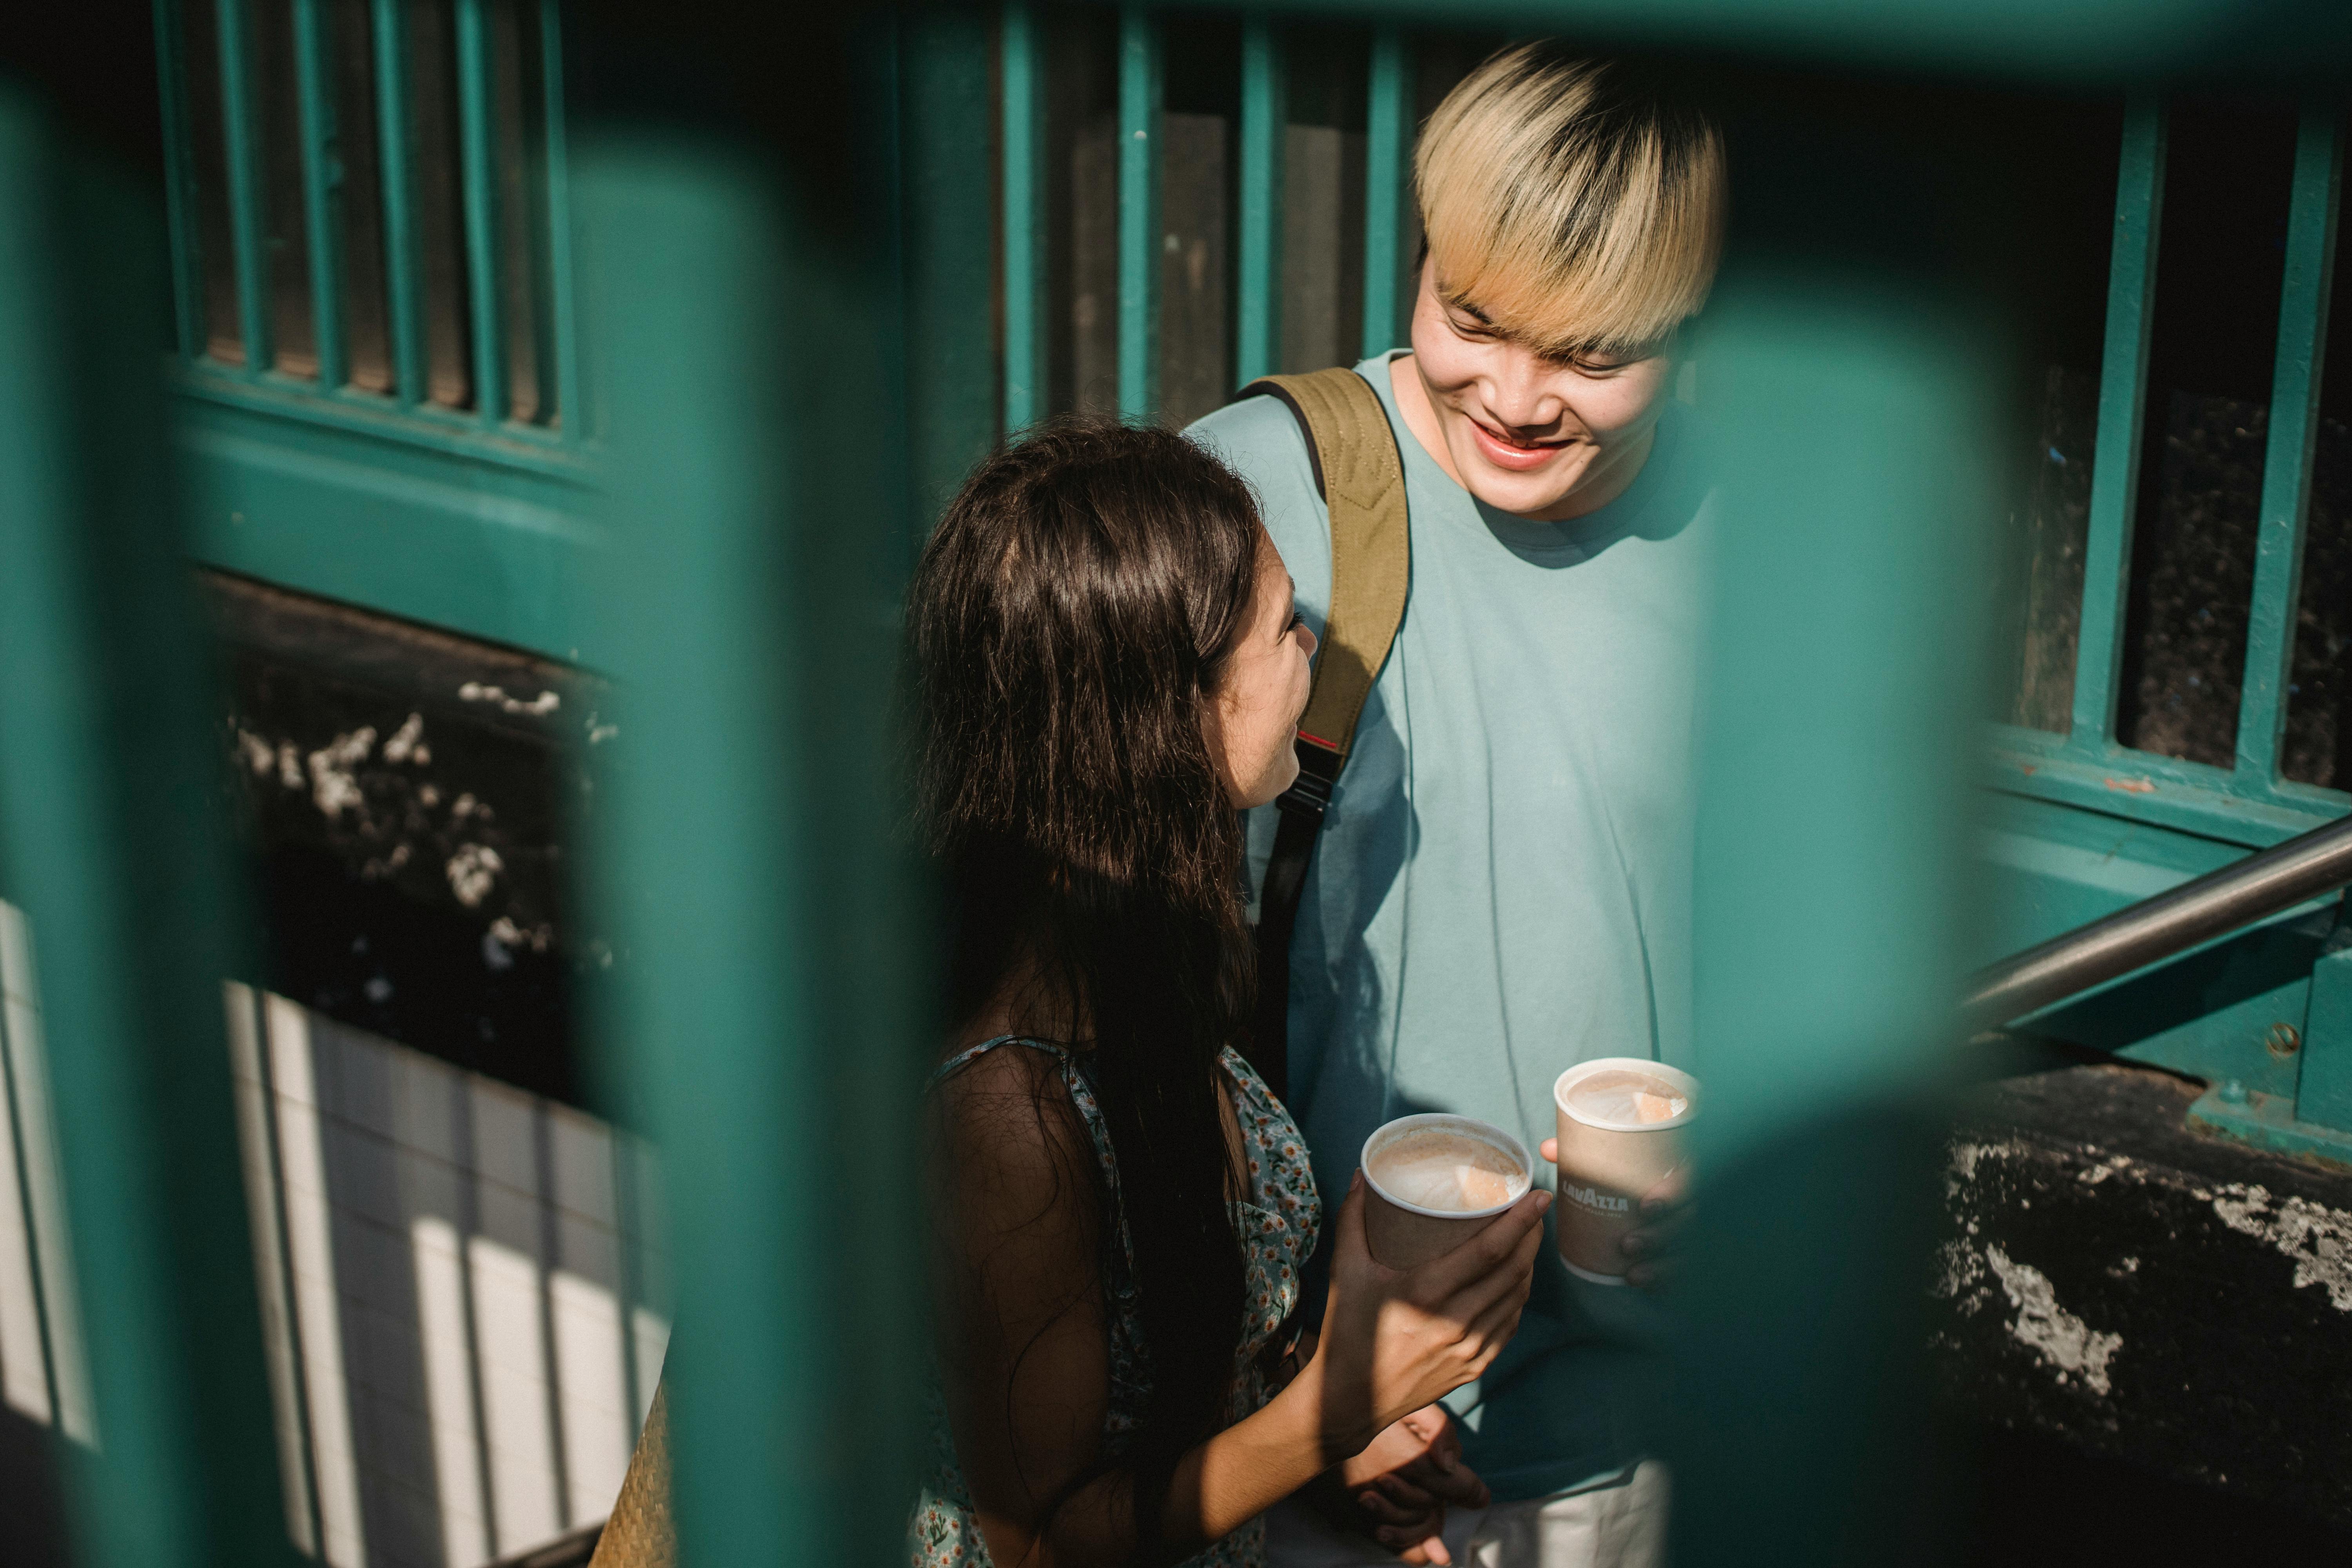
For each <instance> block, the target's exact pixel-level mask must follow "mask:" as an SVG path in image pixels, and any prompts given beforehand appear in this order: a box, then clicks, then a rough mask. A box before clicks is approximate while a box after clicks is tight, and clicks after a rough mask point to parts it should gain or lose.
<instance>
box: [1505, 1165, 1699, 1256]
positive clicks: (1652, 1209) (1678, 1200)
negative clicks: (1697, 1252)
mask: <svg viewBox="0 0 2352 1568" xmlns="http://www.w3.org/2000/svg"><path fill="white" fill-rule="evenodd" d="M1539 1152H1540V1153H1541V1154H1542V1155H1543V1158H1544V1160H1545V1162H1546V1163H1558V1162H1559V1139H1557V1138H1547V1139H1545V1140H1544V1141H1543V1143H1542V1145H1541V1147H1540V1149H1539ZM1641 1214H1642V1225H1641V1228H1640V1229H1638V1230H1634V1231H1632V1232H1629V1233H1628V1234H1627V1235H1626V1237H1625V1239H1624V1241H1623V1242H1622V1243H1621V1244H1620V1245H1621V1246H1622V1247H1624V1249H1625V1258H1626V1261H1627V1263H1628V1264H1629V1265H1630V1267H1629V1268H1627V1269H1626V1270H1625V1282H1626V1283H1627V1284H1629V1285H1643V1286H1649V1285H1658V1284H1663V1283H1664V1281H1665V1278H1666V1276H1667V1275H1668V1274H1670V1273H1672V1272H1673V1270H1674V1255H1675V1251H1676V1250H1677V1249H1678V1248H1679V1247H1681V1245H1682V1230H1683V1226H1684V1223H1685V1221H1687V1220H1688V1219H1689V1218H1690V1167H1689V1166H1688V1165H1687V1164H1682V1165H1677V1166H1675V1168H1674V1169H1673V1170H1671V1171H1668V1172H1667V1173H1666V1174H1665V1177H1664V1180H1662V1181H1660V1182H1659V1183H1658V1184H1657V1185H1656V1186H1654V1187H1652V1188H1651V1189H1650V1190H1649V1191H1648V1192H1646V1193H1644V1194H1642V1211H1641Z"/></svg>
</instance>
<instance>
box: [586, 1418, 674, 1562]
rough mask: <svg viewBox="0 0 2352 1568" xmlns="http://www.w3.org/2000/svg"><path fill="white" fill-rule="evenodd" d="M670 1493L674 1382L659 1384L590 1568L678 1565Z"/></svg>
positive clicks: (591, 1559)
mask: <svg viewBox="0 0 2352 1568" xmlns="http://www.w3.org/2000/svg"><path fill="white" fill-rule="evenodd" d="M669 1496H670V1490H669V1384H668V1383H667V1381H664V1382H661V1383H656V1384H655V1385H654V1404H653V1408H652V1409H651V1410H650V1411H648V1412H647V1413H646V1425H645V1429H644V1430H643V1431H641V1432H639V1433H638V1434H637V1447H636V1451H635V1453H633V1454H631V1455H630V1456H629V1473H628V1475H627V1477H626V1478H625V1479H624V1480H623V1481H622V1482H621V1495H620V1496H619V1497H618V1498H616V1499H614V1502H613V1512H612V1517H611V1518H609V1519H607V1520H606V1521H604V1534H603V1535H602V1536H600V1537H599V1538H598V1539H597V1542H596V1553H595V1555H594V1556H593V1557H591V1558H590V1559H589V1560H588V1568H677V1526H676V1525H675V1524H674V1523H673V1522H672V1521H671V1519H670V1511H669Z"/></svg>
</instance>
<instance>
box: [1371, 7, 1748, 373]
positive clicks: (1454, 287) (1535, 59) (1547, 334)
mask: <svg viewBox="0 0 2352 1568" xmlns="http://www.w3.org/2000/svg"><path fill="white" fill-rule="evenodd" d="M1413 186H1414V190H1415V193H1416V195H1418V196H1419V198H1420V201H1421V211H1422V221H1423V226H1424V228H1425V229H1426V231H1427V233H1428V236H1429V249H1430V255H1431V257H1432V258H1433V260H1434V261H1435V263H1436V269H1437V277H1438V280H1439V283H1440V286H1441V287H1442V288H1443V289H1444V291H1445V294H1446V297H1447V299H1448V300H1449V302H1451V303H1454V304H1469V305H1475V307H1476V308H1477V310H1479V311H1480V312H1481V313H1482V314H1484V315H1485V316H1486V319H1487V320H1488V321H1490V322H1492V323H1493V324H1494V325H1495V327H1496V329H1497V330H1498V331H1503V332H1505V333H1507V335H1509V336H1511V337H1513V338H1516V339H1517V340H1519V341H1521V342H1525V343H1527V344H1528V345H1529V346H1531V347H1533V348H1536V349H1538V350H1540V351H1542V352H1544V353H1549V354H1553V355H1556V356H1558V357H1560V358H1571V357H1576V356H1579V355H1601V356H1606V357H1617V356H1622V355H1628V354H1633V353H1639V352H1642V351H1643V350H1646V349H1648V348H1650V347H1652V346H1654V345H1655V344H1657V343H1658V342H1662V341H1664V339H1665V338H1666V337H1667V335H1668V334H1670V333H1671V332H1672V331H1674V330H1675V327H1676V326H1678V325H1680V324H1681V322H1682V321H1684V320H1685V319H1686V318H1688V317H1689V316H1691V315H1692V314H1694V313H1696V311H1697V310H1698V309H1699V307H1700V306H1702V305H1704V304H1705V303H1706V295H1707V289H1709V287H1710V286H1711V285H1712V284H1713V283H1714V280H1715V268H1716V261H1717V257H1718V256H1719V254H1720V253H1721V250H1722V246H1723V224H1724V215H1723V208H1724V187H1725V178H1724V156H1723V139H1722V135H1721V133H1720V132H1718V131H1717V129H1716V127H1715V126H1714V125H1713V124H1712V123H1710V122H1709V121H1707V120H1706V117H1705V116H1703V115H1702V114H1700V113H1698V112H1697V111H1696V110H1691V109H1688V108H1685V107H1681V106H1679V105H1676V104H1674V103H1673V102H1671V101H1669V100H1666V99H1665V98H1664V97H1662V96H1660V95H1658V94H1655V93H1653V92H1651V91H1649V90H1647V89H1645V88H1644V87H1643V86H1642V85H1639V84H1638V83H1637V82H1636V80H1635V79H1633V77H1632V76H1631V74H1630V73H1629V72H1628V71H1627V70H1626V69H1625V68H1623V67H1622V66H1618V65H1614V64H1612V63H1610V62H1607V61H1601V60H1580V59H1575V58H1569V57H1567V56H1565V55H1563V54H1561V53H1560V52H1559V50H1558V47H1557V46H1553V45H1548V44H1540V43H1538V44H1522V45H1519V46H1517V47H1513V48H1509V49H1506V50H1504V51H1503V52H1501V53H1499V54H1497V55H1496V56H1494V57H1493V58H1490V59H1488V60H1487V61H1486V63H1485V64H1484V65H1482V66H1480V67H1479V68H1477V69H1476V70H1475V71H1473V72H1471V73H1470V75H1469V76H1467V77H1465V79H1463V80H1462V82H1461V84H1460V85H1459V86H1457V87H1455V88H1454V90H1453V91H1452V92H1450V93H1448V94H1447V95H1446V97H1445V101H1444V102H1443V103H1441V104H1439V105H1438V107H1437V111H1436V112H1435V113H1434V114H1433V115H1431V116H1430V118H1429V123H1428V125H1427V126H1426V127H1425V128H1424V129H1423V132H1422V137H1421V145H1420V148H1419V149H1418V151H1417V152H1416V153H1415V154H1414V157H1413Z"/></svg>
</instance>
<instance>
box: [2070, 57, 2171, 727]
mask: <svg viewBox="0 0 2352 1568" xmlns="http://www.w3.org/2000/svg"><path fill="white" fill-rule="evenodd" d="M2164 142H2165V123H2164V110H2163V107H2162V105H2160V104H2159V103H2158V102H2157V100H2155V99H2153V98H2149V97H2141V98H2136V99H2134V100H2132V102H2131V103H2130V105H2129V106H2128V107H2127V108H2126V110H2125V111H2124V136H2123V151H2122V157H2121V160H2120V164H2119V168H2118V171H2117V174H2116V226H2115V240H2114V247H2113V249H2112V250H2111V251H2110V252H2109V254H2108V260H2107V329H2106V343H2105V348H2104V349H2103V350H2102V352H2101V353H2100V357H2099V424H2098V433H2097V436H2096V437H2095V439H2096V453H2095V457H2094V458H2093V459H2092V468H2091V514H2090V520H2089V523H2088V525H2087V528H2086V531H2085V537H2084V543H2083V622H2082V635H2081V637H2080V639H2079V640H2078V641H2077V643H2076V645H2075V652H2074V720H2073V725H2072V728H2071V730H2070V731H2069V734H2068V738H2067V744H2068V746H2069V747H2070V748H2071V749H2073V750H2074V751H2078V752H2091V753H2097V752H2104V751H2105V750H2106V748H2107V747H2108V746H2109V745H2110V744H2112V743H2113V742H2114V740H2115V732H2116V693H2117V687H2118V683H2119V682H2120V681H2121V679H2122V672H2123V639H2124V605H2125V600H2126V595H2127V594H2128V593H2129V590H2130V587H2131V535H2132V524H2133V521H2134V519H2135V516H2136V514H2137V507H2138V500H2139V442H2140V423H2141V417H2142V409H2143V406H2144V405H2146V403H2147V344H2148V333H2149V331H2150V330H2151V329H2152V327H2153V325H2154V322H2155V320H2156V252H2157V239H2158V230H2159V229H2160V228H2161V227H2162V226H2163V216H2164Z"/></svg>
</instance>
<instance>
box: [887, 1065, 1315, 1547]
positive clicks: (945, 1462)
mask: <svg viewBox="0 0 2352 1568" xmlns="http://www.w3.org/2000/svg"><path fill="white" fill-rule="evenodd" d="M1007 1045H1018V1046H1025V1047H1028V1048H1030V1049H1032V1050H1037V1051H1044V1052H1045V1053H1046V1054H1047V1055H1048V1056H1051V1057H1053V1058H1055V1061H1056V1063H1057V1064H1058V1067H1059V1070H1060V1072H1061V1076H1062V1081H1063V1083H1064V1084H1065V1085H1066V1086H1067V1088H1068V1089H1069V1091H1070V1101H1071V1103H1072V1104H1073V1105H1075V1106H1076V1108H1077V1111H1078V1115H1079V1117H1080V1118H1081V1119H1082V1120H1083V1121H1085V1122H1086V1127H1087V1134H1088V1135H1089V1136H1090V1137H1091V1138H1092V1139H1093V1140H1094V1145H1095V1157H1096V1158H1097V1160H1098V1161H1099V1162H1100V1163H1101V1164H1102V1175H1103V1189H1104V1191H1105V1192H1106V1193H1107V1194H1108V1196H1109V1206H1110V1210H1111V1212H1112V1213H1113V1214H1115V1215H1118V1216H1119V1217H1118V1226H1117V1227H1116V1236H1115V1238H1114V1239H1113V1240H1112V1241H1111V1242H1110V1243H1109V1244H1108V1245H1107V1247H1106V1249H1105V1251H1106V1256H1105V1257H1104V1258H1103V1276H1104V1279H1103V1284H1104V1306H1105V1310H1106V1314H1107V1316H1108V1320H1109V1328H1110V1408H1109V1410H1108V1413H1107V1414H1106V1415H1104V1417H1103V1436H1104V1438H1105V1440H1106V1442H1107V1444H1108V1447H1109V1450H1110V1451H1111V1452H1112V1453H1114V1454H1115V1453H1117V1452H1118V1450H1119V1449H1120V1448H1122V1447H1125V1445H1126V1440H1127V1438H1128V1436H1129V1434H1131V1433H1132V1432H1133V1431H1134V1430H1135V1428H1136V1426H1138V1425H1139V1423H1140V1422H1141V1421H1142V1419H1143V1411H1144V1406H1145V1405H1146V1403H1147V1402H1148V1401H1149V1399H1150V1392H1151V1390H1150V1381H1149V1378H1150V1373H1149V1370H1148V1367H1147V1365H1146V1363H1145V1358H1144V1354H1143V1328H1142V1320H1141V1318H1140V1315H1139V1312H1138V1310H1137V1302H1136V1286H1135V1244H1134V1241H1133V1240H1132V1238H1130V1237H1129V1235H1128V1232H1127V1220H1126V1217H1125V1215H1124V1214H1123V1213H1122V1212H1121V1211H1120V1207H1119V1195H1118V1194H1119V1187H1118V1163H1117V1162H1116V1161H1114V1160H1113V1159H1112V1157H1111V1146H1110V1132H1109V1130H1108V1127H1107V1126H1106V1124H1105V1123H1104V1121H1103V1114H1102V1108H1101V1107H1100V1106H1099V1105H1098V1104H1097V1102H1096V1100H1095V1093H1094V1088H1093V1086H1092V1085H1091V1084H1090V1083H1089V1082H1088V1081H1087V1074H1086V1069H1085V1068H1084V1066H1083V1065H1082V1063H1081V1061H1080V1059H1079V1058H1077V1057H1076V1056H1074V1055H1073V1054H1072V1053H1071V1052H1070V1051H1068V1050H1066V1049H1065V1048H1064V1047H1060V1046H1056V1045H1053V1044H1051V1043H1049V1042H1047V1041H1045V1040H1033V1039H1027V1038H1024V1037H1020V1036H1017V1035H1003V1036H1000V1037H997V1038H995V1039H992V1040H986V1041H983V1042H982V1043H981V1044H979V1045H977V1046H974V1047H971V1049H970V1050H967V1051H962V1052H960V1053H958V1054H957V1055H956V1056H954V1057H952V1058H950V1059H949V1060H948V1061H946V1062H945V1063H943V1064H941V1066H940V1069H939V1070H938V1071H937V1072H935V1073H933V1074H932V1075H931V1084H932V1087H934V1088H936V1087H937V1086H938V1085H939V1084H940V1083H941V1082H943V1081H944V1080H945V1079H948V1078H950V1077H951V1076H953V1074H954V1073H955V1072H956V1071H957V1069H959V1068H962V1067H963V1066H964V1065H965V1064H967V1063H969V1062H970V1061H971V1060H972V1059H973V1058H976V1057H978V1056H980V1055H981V1054H982V1052H984V1051H991V1050H994V1049H995V1048H996V1047H999V1046H1007ZM1220 1062H1221V1065H1222V1066H1223V1068H1224V1070H1225V1077H1226V1079H1227V1080H1228V1082H1229V1083H1230V1084H1231V1085H1232V1089H1233V1100H1234V1115H1235V1117H1236V1118H1237V1119H1238V1120H1239V1121H1240V1123H1241V1134H1242V1152H1243V1155H1244V1159H1245V1161H1246V1162H1247V1165H1248V1171H1249V1188H1250V1192H1249V1197H1248V1198H1247V1199H1246V1200H1243V1199H1236V1200H1235V1201H1234V1204H1233V1215H1234V1234H1235V1235H1236V1236H1237V1237H1240V1238H1241V1241H1242V1246H1243V1253H1244V1257H1243V1267H1244V1277H1243V1279H1244V1295H1243V1300H1244V1308H1245V1310H1244V1317H1243V1322H1242V1339H1241V1343H1240V1345H1239V1346H1238V1347H1237V1349H1236V1351H1235V1355H1236V1357H1237V1362H1236V1365H1235V1368H1234V1394H1233V1405H1232V1409H1231V1411H1230V1412H1229V1415H1230V1418H1231V1419H1232V1420H1234V1421H1238V1420H1240V1419H1242V1418H1243V1417H1244V1416H1245V1415H1253V1414H1255V1412H1256V1411H1257V1409H1258V1407H1259V1406H1261V1405H1264V1404H1265V1402H1266V1400H1267V1399H1268V1398H1269V1397H1271V1396H1272V1393H1273V1391H1272V1390H1271V1389H1270V1388H1269V1387H1268V1386H1267V1385H1266V1381H1265V1373H1264V1370H1263V1369H1262V1368H1261V1367H1260V1365H1259V1363H1258V1357H1259V1352H1261V1351H1263V1350H1264V1349H1265V1347H1266V1344H1267V1342H1269V1341H1271V1340H1272V1339H1273V1338H1274V1335H1275V1332H1276V1330H1278V1329H1279V1328H1281V1327H1282V1324H1283V1321H1284V1320H1285V1319H1286V1318H1288V1317H1289V1316H1290V1311H1291V1309H1292V1308H1293V1307H1296V1306H1297V1304H1298V1292H1299V1275H1300V1270H1301V1269H1302V1268H1304V1267H1305V1266H1306V1262H1307V1254H1308V1253H1310V1252H1312V1251H1314V1250H1315V1235H1316V1232H1317V1231H1318V1229H1320V1228H1321V1226H1322V1222H1323V1205H1322V1203H1321V1201H1320V1200H1319V1199H1318V1198H1317V1196H1316V1194H1315V1173H1314V1171H1313V1168H1312V1167H1311V1166H1309V1164H1308V1163H1307V1141H1306V1140H1305V1139H1304V1138H1301V1137H1300V1136H1299V1135H1298V1126H1297V1123H1296V1122H1294V1121H1291V1120H1290V1112H1289V1111H1287V1110H1284V1109H1283V1107H1282V1102H1281V1101H1280V1100H1276V1099H1275V1097H1274V1091H1273V1090H1272V1089H1268V1088H1266V1086H1265V1080H1264V1079H1260V1078H1259V1077H1258V1076H1257V1074H1256V1073H1255V1072H1253V1071H1252V1070H1251V1069H1250V1066H1249V1064H1248V1063H1247V1062H1245V1061H1244V1060H1243V1059H1242V1058H1241V1055H1240V1053H1239V1052H1237V1051H1234V1050H1233V1049H1232V1048H1231V1047H1228V1048H1227V1049H1226V1051H1225V1053H1224V1055H1223V1057H1222V1058H1220ZM929 1414H930V1422H931V1433H932V1450H933V1452H932V1460H931V1468H930V1473H929V1476H928V1477H927V1478H926V1479H925V1481H924V1485H923V1490H922V1495H921V1496H919V1498H917V1499H916V1500H915V1508H914V1512H913V1514H912V1516H911V1517H910V1518H909V1519H908V1521H907V1547H908V1559H909V1560H910V1562H911V1563H912V1564H913V1568H988V1564H989V1556H988V1546H987V1543H986V1542H983V1541H982V1539H981V1533H980V1520H979V1517H978V1516H977V1515H976V1514H975V1513H974V1512H973V1511H972V1505H971V1491H970V1490H969V1489H967V1488H966V1486H965V1485H964V1479H963V1470H962V1468H961V1466H960V1465H958V1464H957V1462H956V1454H955V1441H954V1438H953V1437H952V1436H950V1433H949V1430H948V1420H947V1407H946V1404H945V1402H944V1400H943V1399H942V1398H941V1397H940V1389H939V1384H938V1380H937V1379H936V1378H934V1379H933V1380H932V1384H931V1388H930V1396H929ZM1183 1568H1265V1521H1264V1520H1263V1519H1254V1520H1252V1521H1249V1522H1248V1523H1247V1524H1245V1525H1244V1526H1242V1528H1241V1529H1239V1530H1237V1531H1234V1532H1233V1533H1232V1534H1231V1535H1228V1536H1226V1537H1225V1538H1224V1539H1223V1540H1222V1541H1218V1542H1212V1543H1211V1544H1210V1546H1209V1547H1208V1549H1207V1550H1206V1551H1204V1552H1201V1553H1200V1554H1199V1555H1198V1556H1195V1557H1192V1558H1190V1559H1188V1560H1187V1561H1186V1563H1185V1564H1184V1565H1183Z"/></svg>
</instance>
